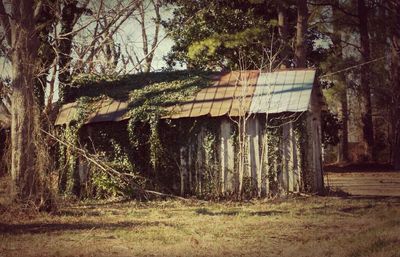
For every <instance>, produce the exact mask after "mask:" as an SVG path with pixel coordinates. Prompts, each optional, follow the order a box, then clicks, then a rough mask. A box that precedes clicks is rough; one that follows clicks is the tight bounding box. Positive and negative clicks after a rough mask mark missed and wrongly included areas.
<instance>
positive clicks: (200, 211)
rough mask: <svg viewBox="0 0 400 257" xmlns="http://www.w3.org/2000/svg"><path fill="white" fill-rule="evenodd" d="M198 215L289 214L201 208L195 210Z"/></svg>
mask: <svg viewBox="0 0 400 257" xmlns="http://www.w3.org/2000/svg"><path fill="white" fill-rule="evenodd" d="M195 212H196V214H199V215H208V216H237V215H240V214H242V215H245V216H274V215H281V214H287V213H289V212H287V211H255V212H246V211H220V212H213V211H210V210H208V209H207V208H199V209H197V210H195Z"/></svg>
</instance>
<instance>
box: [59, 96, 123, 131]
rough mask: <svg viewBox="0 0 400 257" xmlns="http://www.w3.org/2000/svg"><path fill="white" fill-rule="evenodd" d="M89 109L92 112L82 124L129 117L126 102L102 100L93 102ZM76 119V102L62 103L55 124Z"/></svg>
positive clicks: (120, 119)
mask: <svg viewBox="0 0 400 257" xmlns="http://www.w3.org/2000/svg"><path fill="white" fill-rule="evenodd" d="M90 109H93V110H94V112H93V113H91V114H89V116H88V117H87V119H86V121H85V122H84V124H89V123H96V122H106V121H122V120H126V119H129V115H128V111H129V109H128V103H127V102H119V101H116V100H102V101H99V102H97V103H93V104H92V105H91V106H90ZM76 119H78V103H76V102H74V103H68V104H64V105H63V106H62V107H61V109H60V111H59V112H58V116H57V119H56V122H55V125H62V124H67V123H69V122H71V121H72V120H76Z"/></svg>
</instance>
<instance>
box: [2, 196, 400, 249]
mask: <svg viewBox="0 0 400 257" xmlns="http://www.w3.org/2000/svg"><path fill="white" fill-rule="evenodd" d="M0 256H351V257H357V256H360V257H361V256H362V257H364V256H374V257H375V256H393V257H395V256H400V198H338V197H296V198H290V199H281V200H272V201H265V202H263V201H254V202H247V203H208V202H197V201H191V202H181V201H157V202H151V203H139V202H126V203H107V204H105V203H98V202H97V203H86V204H79V205H70V206H65V207H64V208H62V209H60V211H59V213H58V214H52V215H50V214H44V213H32V214H30V215H21V213H20V210H18V209H15V210H12V209H11V210H10V209H8V210H7V211H5V210H2V212H1V216H0Z"/></svg>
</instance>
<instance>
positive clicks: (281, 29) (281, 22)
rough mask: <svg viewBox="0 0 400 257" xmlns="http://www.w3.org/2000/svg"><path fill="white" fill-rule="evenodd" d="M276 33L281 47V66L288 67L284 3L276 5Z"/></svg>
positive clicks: (286, 22) (286, 24)
mask: <svg viewBox="0 0 400 257" xmlns="http://www.w3.org/2000/svg"><path fill="white" fill-rule="evenodd" d="M278 33H279V37H280V40H281V44H282V45H283V48H282V51H281V53H280V59H281V61H282V64H283V65H285V66H286V67H288V66H289V49H288V21H287V7H286V6H285V4H284V3H282V2H280V3H278Z"/></svg>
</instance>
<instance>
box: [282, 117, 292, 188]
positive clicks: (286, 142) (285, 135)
mask: <svg viewBox="0 0 400 257" xmlns="http://www.w3.org/2000/svg"><path fill="white" fill-rule="evenodd" d="M281 153H282V172H281V176H280V183H281V185H280V187H281V188H283V190H284V192H285V193H286V194H287V193H288V192H289V169H290V126H289V124H284V125H283V126H282V143H281Z"/></svg>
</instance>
